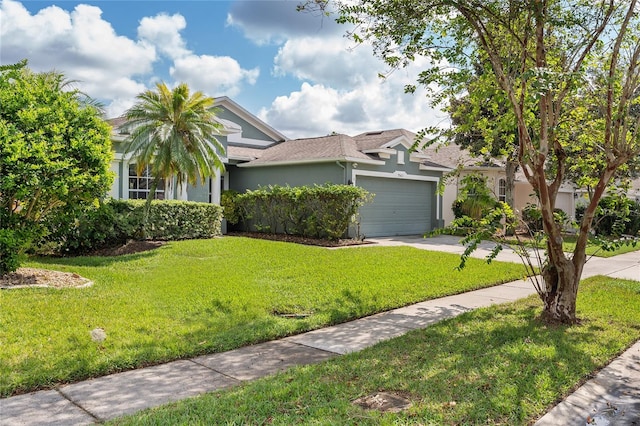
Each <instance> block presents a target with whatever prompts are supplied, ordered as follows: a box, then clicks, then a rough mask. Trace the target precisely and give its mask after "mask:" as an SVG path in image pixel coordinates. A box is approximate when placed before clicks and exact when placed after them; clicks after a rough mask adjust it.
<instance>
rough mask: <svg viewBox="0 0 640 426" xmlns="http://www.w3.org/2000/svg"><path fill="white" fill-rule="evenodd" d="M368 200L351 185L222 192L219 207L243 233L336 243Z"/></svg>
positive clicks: (368, 196)
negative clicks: (283, 235) (262, 233)
mask: <svg viewBox="0 0 640 426" xmlns="http://www.w3.org/2000/svg"><path fill="white" fill-rule="evenodd" d="M371 198H372V195H371V194H369V193H368V192H367V191H366V190H364V189H362V188H359V187H356V186H351V185H335V184H325V185H321V186H320V185H314V186H298V187H290V186H280V185H269V186H268V187H261V188H259V189H256V190H253V191H251V190H249V191H246V192H245V193H243V194H238V193H233V192H226V193H224V194H223V198H222V204H223V208H224V209H225V218H226V219H227V221H228V222H229V223H230V224H238V225H240V227H241V229H243V230H246V231H255V232H265V233H272V234H276V233H284V234H290V235H299V236H303V237H311V238H321V239H329V240H336V239H339V238H342V237H344V236H345V235H347V232H348V230H349V225H350V224H351V223H352V222H353V221H354V218H355V217H356V215H357V213H358V209H359V208H360V206H362V205H363V204H364V203H366V202H368V201H370V200H371Z"/></svg>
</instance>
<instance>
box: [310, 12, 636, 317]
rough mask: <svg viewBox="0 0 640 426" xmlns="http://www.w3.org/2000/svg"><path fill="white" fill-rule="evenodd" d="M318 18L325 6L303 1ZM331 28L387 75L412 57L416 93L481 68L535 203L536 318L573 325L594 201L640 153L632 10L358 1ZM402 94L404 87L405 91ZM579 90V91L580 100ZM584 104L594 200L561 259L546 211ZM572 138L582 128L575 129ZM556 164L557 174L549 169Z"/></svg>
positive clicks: (448, 90) (556, 228)
mask: <svg viewBox="0 0 640 426" xmlns="http://www.w3.org/2000/svg"><path fill="white" fill-rule="evenodd" d="M312 3H315V5H319V6H320V7H324V8H326V4H327V2H326V1H324V0H323V1H316V2H312ZM338 6H339V13H340V18H339V21H341V22H346V23H351V24H353V25H354V28H355V29H354V31H353V32H351V35H352V37H353V38H354V39H355V40H356V41H364V40H368V41H370V42H371V43H372V45H373V47H374V49H375V51H376V53H377V54H378V55H380V56H381V57H382V58H384V60H385V61H386V62H387V64H389V65H390V66H392V67H402V66H404V65H406V64H408V63H410V62H412V61H413V59H414V58H415V57H416V55H422V56H426V57H429V58H431V59H432V66H431V67H430V68H428V69H425V70H424V72H422V73H421V76H420V79H419V83H421V84H424V85H426V86H427V87H433V86H429V85H432V84H433V83H436V84H438V85H439V87H440V89H442V90H443V91H444V92H443V93H445V94H447V95H450V96H456V95H458V96H459V95H460V92H459V88H460V86H461V84H462V83H464V82H465V81H468V80H469V79H470V78H471V76H472V74H473V65H474V64H476V63H478V60H479V59H484V58H486V62H487V63H488V64H490V69H491V71H492V73H493V75H494V85H495V87H496V88H497V89H499V90H500V91H502V93H503V94H504V98H505V99H506V102H507V105H508V107H509V109H510V110H511V112H512V113H513V119H514V124H515V128H516V129H517V156H516V157H517V160H518V163H519V164H520V166H521V168H522V170H523V172H524V174H525V176H526V178H527V180H528V181H529V183H531V185H532V186H533V188H534V190H535V191H536V193H537V194H538V197H539V200H540V204H541V210H542V220H543V227H544V231H545V233H546V235H547V247H546V255H547V259H548V261H547V263H546V264H545V266H544V268H543V270H542V276H543V283H542V285H537V288H536V289H537V291H538V293H539V295H540V297H541V299H542V301H543V303H544V315H545V316H546V317H547V318H548V319H550V320H555V321H560V322H566V323H572V322H575V320H576V297H577V292H578V285H579V281H580V277H581V275H582V271H583V267H584V264H585V261H586V254H585V248H586V244H587V239H588V235H589V230H590V228H591V225H592V221H593V217H594V213H595V211H596V207H597V204H598V201H599V200H600V198H601V196H602V194H603V193H604V191H605V189H606V188H607V185H609V183H610V182H611V181H612V179H613V178H614V177H615V176H616V172H617V171H618V170H619V169H620V168H621V167H622V166H624V165H625V163H627V162H628V161H629V160H630V159H631V158H633V157H635V156H637V155H638V154H639V153H640V144H639V143H638V140H639V138H638V130H640V126H639V124H638V118H637V117H636V114H633V113H632V111H633V109H634V108H637V106H636V104H637V98H636V94H637V93H638V91H637V90H638V87H639V83H640V82H639V79H640V67H639V58H640V42H639V41H638V37H639V35H640V29H639V26H640V17H639V16H638V10H637V7H638V6H637V2H636V1H635V0H595V1H594V0H591V1H587V0H517V1H516V0H511V1H507V0H502V1H498V0H482V1H479V0H464V1H463V0H423V1H416V0H355V1H349V2H344V3H339V4H338ZM408 89H409V90H411V88H408ZM587 89H588V90H587ZM585 96H588V98H589V99H591V100H592V101H593V102H595V103H596V104H595V105H594V106H593V108H585V109H584V110H583V111H582V112H583V113H584V114H586V116H585V117H583V118H582V119H581V120H580V121H581V122H582V123H585V124H589V127H588V128H587V129H585V130H584V132H590V137H593V136H597V140H596V141H595V142H596V143H590V144H589V150H590V156H591V158H593V159H597V161H590V162H585V163H584V166H585V167H587V166H588V165H589V164H592V165H593V167H597V170H596V171H595V172H596V173H595V175H596V176H597V181H596V182H594V185H593V191H592V197H591V200H590V202H589V204H588V206H587V208H586V211H585V214H584V216H583V219H582V221H581V223H580V224H579V231H578V238H577V242H576V247H575V250H574V252H573V253H572V254H571V255H569V256H567V255H565V253H564V251H563V248H562V242H563V237H562V228H561V226H560V225H559V224H558V223H556V221H555V220H554V215H553V210H554V207H555V203H556V197H557V195H558V190H559V188H560V185H561V184H562V183H563V181H564V180H565V177H566V172H567V157H568V149H567V142H568V141H571V142H572V143H587V142H588V141H586V140H581V139H580V138H577V139H576V138H567V137H566V134H565V133H564V132H565V131H566V126H565V124H566V123H567V118H568V117H569V116H570V114H571V113H572V111H573V110H572V108H574V106H575V105H584V99H585ZM577 130H578V131H580V129H577ZM551 162H553V163H554V164H550V163H551Z"/></svg>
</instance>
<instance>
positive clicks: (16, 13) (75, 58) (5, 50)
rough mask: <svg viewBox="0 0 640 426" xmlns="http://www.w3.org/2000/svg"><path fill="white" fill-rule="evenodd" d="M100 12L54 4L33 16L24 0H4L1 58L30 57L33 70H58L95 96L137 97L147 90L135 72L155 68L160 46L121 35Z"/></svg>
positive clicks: (0, 11) (1, 6)
mask: <svg viewBox="0 0 640 426" xmlns="http://www.w3.org/2000/svg"><path fill="white" fill-rule="evenodd" d="M101 15H102V11H101V10H100V9H99V8H97V7H94V6H88V5H83V4H80V5H78V6H76V8H75V9H74V10H73V11H71V12H68V11H65V10H63V9H61V8H59V7H57V6H50V7H47V8H44V9H42V10H40V11H39V12H38V13H36V14H34V15H32V14H30V13H29V11H27V9H26V8H25V7H24V6H23V5H22V4H21V3H19V2H16V1H12V0H3V1H2V3H1V4H0V20H1V22H2V25H0V39H1V40H2V49H1V52H0V54H1V57H0V61H1V62H2V63H3V64H7V63H15V62H18V61H20V60H22V59H25V58H26V59H28V60H29V67H30V68H31V69H33V70H35V71H49V70H51V69H56V70H58V71H61V72H63V73H64V74H65V76H66V77H67V78H68V79H70V80H76V81H77V83H76V86H77V87H78V88H79V89H80V90H82V91H84V92H85V93H87V94H88V95H90V96H92V97H94V98H97V99H105V100H107V101H109V100H111V99H114V98H117V97H133V96H135V95H136V94H138V93H139V92H140V91H141V90H144V85H143V84H141V83H139V82H138V81H136V78H135V77H136V76H140V75H144V74H147V73H150V72H151V71H152V69H153V63H154V61H156V59H157V55H156V50H155V48H154V47H153V46H151V45H149V44H145V43H142V42H138V41H134V40H131V39H129V38H127V37H123V36H119V35H117V34H116V32H115V31H114V29H113V27H112V26H111V24H110V23H109V22H107V21H105V20H103V19H102V16H101Z"/></svg>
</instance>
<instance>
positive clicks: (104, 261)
mask: <svg viewBox="0 0 640 426" xmlns="http://www.w3.org/2000/svg"><path fill="white" fill-rule="evenodd" d="M159 250H162V248H158V249H155V250H149V251H144V252H140V253H133V254H123V255H120V256H74V257H32V258H30V260H32V261H34V262H38V263H42V264H46V265H65V266H92V267H101V266H111V265H117V264H119V263H127V262H132V261H137V260H142V259H152V258H154V257H156V256H158V255H159V254H160V251H159Z"/></svg>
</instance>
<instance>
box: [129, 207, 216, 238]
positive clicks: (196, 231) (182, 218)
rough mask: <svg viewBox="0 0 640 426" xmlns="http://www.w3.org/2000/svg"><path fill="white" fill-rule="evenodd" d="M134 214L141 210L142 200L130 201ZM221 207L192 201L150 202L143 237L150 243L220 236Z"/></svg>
mask: <svg viewBox="0 0 640 426" xmlns="http://www.w3.org/2000/svg"><path fill="white" fill-rule="evenodd" d="M132 203H133V204H134V210H133V211H132V213H133V214H135V213H137V212H136V211H135V210H137V209H140V216H141V215H142V209H143V208H144V203H145V201H144V200H135V201H132ZM221 223H222V207H220V206H219V205H216V204H210V203H196V202H193V201H175V200H167V201H163V200H154V201H153V202H151V211H150V212H149V223H148V224H147V228H148V229H147V230H146V235H147V238H148V239H152V240H188V239H194V238H212V237H215V236H218V235H220V234H221V231H220V229H221Z"/></svg>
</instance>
